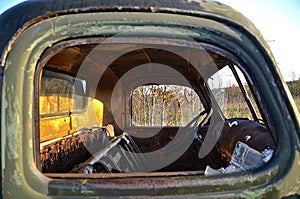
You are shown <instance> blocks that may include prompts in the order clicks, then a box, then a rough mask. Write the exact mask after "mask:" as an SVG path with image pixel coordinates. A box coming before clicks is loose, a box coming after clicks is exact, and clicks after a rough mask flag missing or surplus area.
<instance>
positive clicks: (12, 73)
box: [0, 2, 300, 198]
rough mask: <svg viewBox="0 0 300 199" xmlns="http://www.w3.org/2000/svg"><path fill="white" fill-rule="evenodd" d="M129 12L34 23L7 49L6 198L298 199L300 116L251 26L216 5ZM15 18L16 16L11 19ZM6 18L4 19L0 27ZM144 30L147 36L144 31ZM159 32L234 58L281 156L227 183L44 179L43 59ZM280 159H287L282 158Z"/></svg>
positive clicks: (68, 16) (3, 141)
mask: <svg viewBox="0 0 300 199" xmlns="http://www.w3.org/2000/svg"><path fill="white" fill-rule="evenodd" d="M29 5H32V3H28V4H27V3H25V4H24V5H23V6H24V7H21V8H26V7H28V6H29ZM70 5H71V4H70ZM91 5H92V4H91ZM91 5H90V6H91ZM201 5H202V4H201ZM45 7H46V9H45V10H43V11H40V13H39V14H37V15H35V16H39V15H42V14H43V13H46V11H49V10H54V9H57V8H54V7H53V9H52V8H51V9H50V8H49V10H48V7H47V6H45ZM67 7H68V6H67ZM62 8H63V6H62V7H61V9H62ZM94 9H95V8H94ZM132 9H133V10H134V8H131V9H129V11H130V12H120V13H119V12H117V13H116V12H114V13H112V12H91V11H89V12H87V13H76V12H78V10H77V11H74V10H73V11H72V12H71V11H70V12H71V14H69V13H68V14H62V13H63V12H61V14H59V16H55V15H54V14H53V15H51V14H50V15H49V14H48V16H51V17H49V18H48V19H46V18H40V19H38V20H34V21H35V22H36V23H34V22H30V25H27V26H25V29H22V30H20V31H19V33H18V34H17V36H16V37H15V38H13V39H12V40H11V42H10V44H9V45H8V46H7V43H6V44H2V46H1V47H2V48H4V46H7V48H6V50H4V52H3V60H2V66H3V67H4V73H3V76H4V79H3V93H2V127H1V135H2V136H1V159H2V162H1V163H2V166H1V167H2V177H3V181H2V185H3V186H2V188H3V189H2V191H3V196H4V198H20V197H22V198H48V197H51V196H62V195H69V196H99V195H100V196H119V195H121V196H135V195H138V196H142V195H152V196H154V195H157V196H163V195H177V196H180V197H182V196H183V195H186V196H191V197H195V196H196V195H197V197H198V198H200V196H201V195H202V197H203V198H209V197H212V198H214V197H221V196H223V197H227V198H270V197H271V198H277V197H281V196H285V195H292V194H295V193H299V192H300V190H299V189H300V188H299V187H300V177H299V175H297V174H298V173H299V168H300V165H299V162H300V158H299V135H298V134H297V132H299V123H298V119H297V118H298V113H297V112H295V111H293V110H295V105H294V103H293V102H292V99H291V96H290V95H289V94H287V93H288V92H287V91H286V86H285V84H284V83H282V82H283V80H282V78H281V76H280V73H279V72H278V68H277V66H276V64H275V61H274V59H273V57H272V55H271V53H270V50H269V49H268V47H267V46H266V43H265V42H264V41H263V39H262V38H261V35H260V34H259V32H258V31H257V30H256V29H255V28H254V26H253V25H252V24H251V23H250V22H249V21H248V20H246V19H245V18H244V17H242V16H241V15H240V14H239V13H235V12H234V11H233V10H231V9H230V8H228V7H227V6H224V5H219V6H217V3H214V2H209V3H208V4H205V3H203V5H202V10H201V11H195V12H191V11H189V12H188V11H182V12H179V10H174V9H173V10H172V9H167V8H165V9H164V8H156V9H152V10H150V11H148V10H146V12H132V11H133V10H132ZM92 10H93V9H92ZM96 10H97V9H96ZM136 11H137V10H136ZM229 11H230V12H232V13H230V12H229ZM14 12H15V11H13V10H12V11H10V13H8V14H7V15H6V16H8V15H11V14H12V13H14ZM24 12H25V11H24ZM175 13H176V14H175ZM187 15H190V16H187ZM6 16H4V17H3V16H1V17H0V20H1V19H2V20H3V18H5V17H6ZM35 16H33V18H34V17H35ZM200 17H203V18H200ZM232 19H234V20H232ZM29 21H30V20H29ZM141 26H142V27H143V29H144V32H143V31H142V30H140V27H141ZM157 27H163V30H164V31H165V34H168V36H171V37H172V36H173V37H179V36H180V34H183V35H185V36H189V37H191V38H193V39H195V40H197V41H200V42H205V43H209V44H212V45H215V46H218V47H220V48H222V49H224V50H226V51H228V52H229V53H231V54H232V55H234V57H235V58H236V59H237V60H238V62H239V63H240V64H241V67H242V69H243V70H244V72H245V73H246V74H248V75H249V77H250V79H251V80H252V82H253V85H255V86H254V88H255V90H256V92H257V93H259V96H260V99H261V102H262V104H264V105H265V106H264V107H263V108H264V111H265V113H266V115H267V116H268V118H267V120H268V121H269V123H270V125H271V126H272V131H273V132H276V134H277V135H278V136H277V137H278V150H277V152H276V155H275V157H274V159H273V160H272V161H271V162H270V163H268V164H267V165H266V167H264V168H263V169H261V170H259V171H254V172H252V173H250V172H248V173H243V174H237V175H224V176H222V178H220V177H218V176H210V177H205V176H186V177H170V178H168V177H166V178H163V179H157V178H153V177H152V178H151V177H149V178H139V177H136V178H129V179H128V178H127V179H125V178H122V179H109V180H107V179H105V180H104V179H79V180H77V181H76V182H75V181H72V182H70V180H67V179H65V180H63V179H62V180H53V179H49V178H47V177H45V176H44V175H43V174H42V173H40V171H39V170H38V169H37V168H36V166H35V164H34V162H35V160H34V155H33V154H34V153H33V150H34V144H35V138H34V133H33V132H35V119H36V115H35V113H36V112H37V111H36V110H35V105H34V104H35V100H34V99H35V96H34V93H35V78H36V75H37V74H38V69H37V65H38V63H39V59H40V58H41V56H42V53H43V52H44V51H45V50H46V49H48V48H49V47H51V46H53V45H54V44H56V43H58V42H60V41H62V40H66V39H74V38H79V37H95V36H110V35H115V34H118V33H121V32H126V31H130V30H137V29H138V30H139V32H140V34H141V35H149V34H150V35H151V34H152V35H153V34H156V35H159V34H158V33H157V32H155V31H154V30H155V28H157ZM149 30H150V31H149ZM151 30H152V32H151ZM174 30H176V31H175V32H174ZM297 135H298V136H297ZM283 138H284V139H283ZM297 147H298V149H297ZM282 151H283V152H284V154H288V155H285V156H282V155H280V154H279V153H282ZM112 190H113V192H112ZM112 194H114V195H112ZM204 194H208V195H206V196H204Z"/></svg>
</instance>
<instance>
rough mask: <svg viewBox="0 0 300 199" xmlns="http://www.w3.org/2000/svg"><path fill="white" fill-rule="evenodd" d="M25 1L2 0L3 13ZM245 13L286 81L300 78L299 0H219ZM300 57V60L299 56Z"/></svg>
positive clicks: (1, 10) (0, 3)
mask: <svg viewBox="0 0 300 199" xmlns="http://www.w3.org/2000/svg"><path fill="white" fill-rule="evenodd" d="M22 1H23V0H9V1H7V0H1V1H0V13H2V12H4V11H5V10H6V9H8V8H10V7H11V6H14V5H16V4H18V3H19V2H22ZM218 1H219V2H222V3H225V4H227V5H229V6H231V7H233V8H234V9H236V10H238V11H240V12H241V13H243V14H244V15H245V16H246V17H247V18H248V19H250V20H251V21H252V22H253V23H254V25H255V26H256V27H257V28H258V29H259V30H260V32H261V33H262V35H263V37H264V38H265V40H267V42H268V44H269V46H270V48H271V51H272V52H273V55H274V57H275V60H276V62H277V63H278V66H279V69H280V71H281V73H282V75H283V78H284V79H285V80H286V81H291V80H297V79H298V78H300V61H298V59H297V58H300V50H298V49H297V47H300V12H299V8H300V1H299V0H218ZM299 60H300V59H299Z"/></svg>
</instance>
